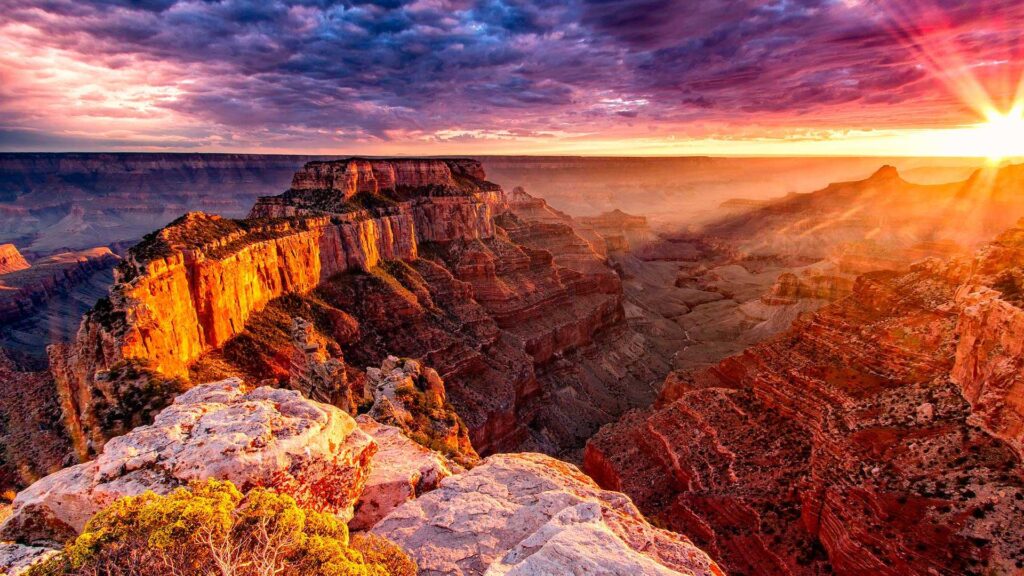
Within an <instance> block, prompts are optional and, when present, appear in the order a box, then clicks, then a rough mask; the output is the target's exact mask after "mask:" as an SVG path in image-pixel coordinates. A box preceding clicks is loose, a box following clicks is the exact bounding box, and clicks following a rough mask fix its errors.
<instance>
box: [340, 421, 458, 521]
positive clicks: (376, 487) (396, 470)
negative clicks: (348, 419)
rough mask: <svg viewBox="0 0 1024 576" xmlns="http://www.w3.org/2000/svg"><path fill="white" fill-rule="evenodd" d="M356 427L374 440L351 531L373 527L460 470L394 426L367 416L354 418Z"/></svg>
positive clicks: (456, 465)
mask: <svg viewBox="0 0 1024 576" xmlns="http://www.w3.org/2000/svg"><path fill="white" fill-rule="evenodd" d="M356 422H358V423H359V429H360V430H362V431H363V432H365V433H367V434H369V435H370V436H371V437H372V438H373V440H374V441H375V442H376V443H377V446H378V449H377V454H376V455H375V456H374V457H373V460H372V461H371V462H370V474H369V476H368V477H367V478H366V487H365V488H363V493H362V494H361V495H360V496H359V501H358V502H356V506H355V516H354V517H353V518H352V520H351V521H350V522H349V528H351V529H353V530H365V529H368V528H372V527H373V525H374V524H376V523H377V522H379V521H380V519H381V518H383V517H385V516H387V515H388V513H390V512H391V511H392V510H394V509H395V508H397V507H398V506H401V505H402V504H404V503H406V502H408V501H409V500H412V499H414V498H417V497H419V496H420V495H422V494H424V493H426V492H429V491H431V490H433V489H435V488H437V485H438V484H439V483H440V482H441V480H443V479H444V478H447V477H449V476H451V475H452V474H453V473H459V472H462V471H463V468H462V467H461V466H459V465H458V464H455V463H454V462H450V461H448V460H447V459H446V458H444V457H443V456H442V455H441V454H439V453H437V452H435V451H433V450H429V449H427V448H424V447H423V446H421V445H419V444H417V443H416V442H414V441H413V440H411V439H409V437H407V436H406V435H405V434H404V433H402V430H401V429H399V428H397V427H395V426H387V425H385V424H380V423H378V422H377V421H375V420H374V419H373V418H370V417H369V416H367V415H365V414H364V415H362V416H359V417H358V418H356Z"/></svg>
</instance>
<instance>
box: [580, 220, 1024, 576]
mask: <svg viewBox="0 0 1024 576" xmlns="http://www.w3.org/2000/svg"><path fill="white" fill-rule="evenodd" d="M1021 238H1024V231H1022V230H1021V229H1019V228H1018V229H1013V230H1011V231H1009V232H1007V233H1006V234H1004V235H1002V236H1001V237H1000V238H999V240H998V241H997V242H996V243H994V244H993V245H992V246H990V247H988V248H986V249H985V250H983V251H981V252H980V253H979V255H978V257H977V259H976V260H975V261H974V262H970V261H963V260H952V261H948V262H942V261H939V260H934V259H933V260H927V261H924V262H922V263H919V264H917V265H914V266H913V267H911V269H910V270H909V271H907V272H905V273H898V272H875V273H871V274H867V275H864V276H861V277H860V278H859V279H858V280H857V282H856V284H855V286H854V288H853V292H852V294H851V296H850V297H848V298H845V299H842V300H840V301H838V302H836V303H835V304H832V305H830V306H828V307H826V308H823V309H822V310H821V311H820V312H818V313H817V314H815V315H813V316H807V317H804V318H801V319H800V320H798V321H797V322H796V323H795V324H794V326H793V328H792V329H791V330H790V331H788V332H786V333H784V334H783V335H781V336H779V337H777V338H774V339H772V340H769V341H766V342H765V343H763V344H760V345H758V346H754V347H752V348H750V349H749V350H747V351H746V352H744V353H743V354H741V355H739V356H735V357H732V358H728V359H726V360H724V361H723V362H721V363H720V364H719V365H717V366H715V367H713V368H710V369H707V370H703V371H698V372H692V373H683V374H676V375H675V376H674V377H673V378H670V379H669V380H668V381H666V385H665V388H664V389H663V392H662V397H661V400H660V401H659V405H658V407H657V408H656V409H653V410H649V411H637V412H633V413H630V414H629V415H627V416H626V417H625V418H623V419H622V420H621V421H620V422H618V423H617V424H614V425H611V426H607V427H605V428H603V429H602V430H601V432H600V433H598V434H597V435H596V436H595V437H594V438H593V439H592V440H591V441H590V443H589V444H588V445H587V449H586V453H585V469H586V470H587V471H588V473H590V474H591V475H592V476H593V477H594V478H595V479H597V481H598V482H599V483H600V484H601V485H602V486H604V487H606V488H608V489H614V490H622V491H624V492H626V493H627V494H629V495H630V496H631V497H632V498H633V499H634V501H635V502H636V503H637V505H638V506H639V507H640V509H641V510H643V511H645V512H646V513H648V514H651V515H653V516H655V517H656V518H658V519H659V520H660V521H661V522H662V523H664V525H665V526H667V527H670V528H672V529H674V530H678V531H680V532H682V533H685V534H687V535H689V536H690V537H692V538H693V539H694V540H695V542H696V543H697V544H698V545H700V546H701V547H702V548H703V549H705V550H706V551H707V552H708V553H709V554H711V555H712V556H713V557H715V558H716V559H719V560H720V561H721V563H722V565H723V567H724V568H725V569H726V570H727V571H728V572H729V573H730V574H763V573H773V574H820V573H823V572H828V571H832V572H835V573H837V574H866V573H871V574H883V575H886V574H891V575H894V576H895V575H897V574H899V575H906V574H922V575H924V574H965V575H967V574H988V573H1006V574H1010V573H1016V572H1018V571H1020V570H1021V569H1022V568H1024V547H1022V545H1024V537H1022V535H1021V533H1020V531H1019V530H1017V529H1015V528H1014V527H1015V526H1017V525H1019V523H1020V522H1021V520H1024V480H1022V479H1021V476H1020V473H1019V470H1020V463H1021V460H1020V453H1019V446H1020V444H1019V442H1020V435H1019V434H1020V433H1019V430H1020V427H1019V424H1018V422H1020V415H1019V411H1018V410H1017V407H1016V404H1015V403H1014V402H1013V401H1012V400H1009V399H1010V398H1012V397H1013V395H1014V394H1016V393H1017V392H1016V390H1017V384H1016V382H1017V378H1018V376H1017V374H1019V370H1018V367H1019V366H1020V364H1019V362H1020V349H1019V346H1018V345H1017V344H1015V343H1019V341H1020V340H1021V335H1022V334H1024V328H1021V327H1020V326H1017V324H1016V323H1015V320H1014V319H1015V318H1016V317H1017V316H1019V314H1020V310H1019V309H1018V308H1017V307H1016V306H1017V304H1016V303H1015V300H1014V297H1015V296H1014V294H1015V286H1016V284H1014V283H1013V280H1012V278H1013V272H1014V271H1015V270H1016V269H1017V267H1018V266H1019V265H1020V263H1021V262H1024V260H1022V259H1021V255H1022V254H1024V252H1021V251H1020V247H1021ZM992 286H997V287H998V288H993V287H992Z"/></svg>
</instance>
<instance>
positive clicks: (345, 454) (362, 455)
mask: <svg viewBox="0 0 1024 576" xmlns="http://www.w3.org/2000/svg"><path fill="white" fill-rule="evenodd" d="M376 448H377V447H376V444H375V443H374V441H373V440H372V439H371V438H370V437H369V436H368V435H366V434H365V433H363V432H362V431H361V430H359V428H358V427H357V426H356V422H355V420H353V419H352V417H351V416H349V415H348V414H346V413H345V412H343V411H341V410H339V409H338V408H335V407H333V406H329V405H327V404H321V403H319V402H314V401H312V400H307V399H305V398H303V397H302V395H301V394H299V393H298V392H295V391H293V390H282V389H277V388H269V387H265V386H264V387H261V388H256V389H255V390H252V391H246V388H245V387H244V385H243V384H242V382H241V381H240V380H238V379H237V378H230V379H227V380H223V381H220V382H214V383H210V384H204V385H201V386H197V387H195V388H193V389H191V390H189V391H188V392H185V393H184V394H182V395H181V396H179V397H178V398H177V399H175V401H174V403H173V404H172V405H171V406H168V407H167V408H165V409H164V410H163V411H162V412H161V413H160V414H159V415H157V417H156V419H155V420H154V422H153V424H151V425H149V426H140V427H139V428H136V429H135V430H132V431H131V432H129V433H128V434H125V435H124V436H120V437H117V438H114V439H113V440H111V441H110V442H108V443H107V444H106V446H105V447H104V449H103V453H102V454H100V455H99V457H97V458H96V460H93V461H91V462H87V463H85V464H79V465H77V466H72V467H70V468H65V469H64V470H61V471H59V472H56V473H54V474H51V475H49V476H47V477H45V478H43V479H41V480H39V481H38V482H36V483H35V484H32V485H31V486H29V487H28V488H27V489H25V490H24V491H22V492H21V493H19V494H18V495H17V497H16V498H15V499H14V503H13V510H12V514H11V517H10V518H8V519H7V521H6V522H5V523H4V524H3V526H0V539H2V540H16V541H19V542H27V543H35V542H61V541H65V540H68V539H70V538H73V537H74V536H75V535H77V534H78V533H79V532H81V530H82V528H83V527H84V526H85V523H86V521H88V519H89V518H90V517H92V516H93V514H95V513H96V512H97V511H99V510H100V509H101V508H103V507H104V506H106V505H108V504H110V503H111V502H113V501H114V500H116V499H117V498H120V497H122V496H127V495H135V494H141V493H142V492H145V491H146V490H152V491H154V492H157V493H167V492H170V491H171V490H173V489H174V488H176V487H178V486H181V485H184V484H187V483H188V482H189V481H192V480H205V479H208V478H216V479H220V480H231V481H232V482H234V483H235V484H236V485H237V486H238V487H239V488H240V489H242V490H246V489H249V488H251V487H254V486H273V487H275V488H277V489H279V490H281V491H282V492H286V493H290V494H292V495H294V496H295V497H296V499H297V500H299V501H300V502H302V503H304V504H307V505H311V506H315V507H317V508H319V509H323V510H327V511H331V512H334V513H337V514H340V515H342V516H344V517H351V514H352V507H353V504H354V503H355V500H356V498H357V497H358V496H359V494H360V492H362V488H363V485H364V483H365V481H366V476H367V472H368V470H367V468H368V462H369V460H370V458H371V457H372V456H373V454H374V453H375V452H376Z"/></svg>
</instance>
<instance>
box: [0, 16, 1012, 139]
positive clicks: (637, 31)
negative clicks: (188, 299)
mask: <svg viewBox="0 0 1024 576" xmlns="http://www.w3.org/2000/svg"><path fill="white" fill-rule="evenodd" d="M924 2H926V0H920V1H915V2H906V3H898V7H899V11H895V12H894V10H893V8H892V7H893V6H896V5H897V3H892V2H884V3H883V0H878V1H877V2H876V1H872V0H860V1H856V0H769V1H759V0H718V1H709V2H673V1H670V0H571V1H569V2H561V1H555V0H539V1H536V2H526V1H519V0H389V1H387V2H362V1H355V0H348V1H338V2H335V1H332V0H287V1H286V0H266V1H256V0H147V1H141V2H140V1H128V0H105V1H93V2H83V1H81V0H0V36H2V38H0V48H2V49H3V50H2V52H0V80H2V81H3V82H2V83H0V130H3V131H5V133H7V134H33V135H36V136H34V137H33V138H34V139H27V140H26V139H25V138H18V139H16V138H7V139H5V140H4V141H0V147H4V148H7V149H12V148H15V147H16V146H18V145H26V146H29V145H32V144H30V142H47V141H54V142H64V141H71V142H86V143H87V142H89V137H88V134H90V133H92V134H95V137H94V140H95V142H96V143H97V144H96V145H97V146H99V145H101V144H100V143H102V145H103V146H108V145H109V144H110V142H117V138H116V137H113V136H111V135H113V134H123V135H126V136H124V139H123V141H124V145H125V146H129V145H132V143H137V142H147V143H151V144H152V143H155V144H154V145H156V146H159V145H160V143H161V142H162V143H164V145H166V146H167V147H172V148H173V147H180V146H189V147H194V146H196V145H197V143H200V144H202V145H210V143H213V144H212V145H215V146H222V147H236V148H239V149H241V148H248V149H255V148H264V147H267V146H275V147H281V148H294V149H313V148H322V147H323V146H324V145H325V143H326V145H331V146H348V147H350V148H351V147H358V146H361V145H364V144H365V143H368V142H377V143H379V142H395V139H396V138H397V137H409V135H423V136H424V137H428V138H429V136H430V135H431V134H440V133H443V132H444V131H446V130H447V131H450V130H453V129H456V128H457V129H458V130H462V131H465V132H466V133H467V134H476V133H487V134H491V133H498V132H499V131H502V130H506V131H509V133H511V134H516V133H520V132H521V133H541V132H543V133H566V134H572V133H576V134H593V133H612V134H616V135H617V136H618V137H627V136H628V135H629V134H630V133H631V131H635V132H636V133H637V134H642V135H643V136H644V137H650V136H651V133H652V131H653V132H654V134H655V135H657V134H663V135H680V136H683V137H685V136H688V135H689V136H693V135H696V136H699V135H700V133H701V131H702V130H706V129H705V128H704V126H706V125H708V124H713V125H715V126H716V129H721V127H723V126H726V127H727V126H728V125H730V124H735V125H740V126H750V125H758V124H762V125H765V126H770V127H778V126H787V125H789V126H793V127H799V128H817V127H822V126H825V125H829V127H830V128H832V129H844V128H849V129H862V128H870V127H874V128H900V127H908V126H910V125H912V124H913V123H915V122H918V121H920V119H921V118H922V117H923V116H925V115H926V114H925V112H927V113H928V114H935V113H936V112H937V111H941V110H943V109H946V110H948V112H947V113H945V114H941V113H940V115H941V121H945V122H948V123H962V122H965V121H968V120H969V117H970V114H971V111H970V109H969V107H965V106H963V105H961V104H959V103H957V100H956V97H957V96H958V94H954V93H951V92H954V91H951V90H950V89H949V86H948V85H946V84H943V83H942V82H939V81H938V80H936V78H935V76H936V75H935V72H934V70H933V69H932V68H934V63H929V62H927V60H929V56H937V57H938V59H939V61H940V62H944V61H947V60H948V59H945V58H944V55H943V54H941V52H942V50H941V48H942V47H948V46H954V47H956V49H957V51H958V53H959V54H960V56H961V59H960V61H958V62H959V64H956V65H958V66H959V65H960V64H962V63H963V62H969V63H988V64H987V67H986V68H985V69H984V70H983V72H979V73H978V74H979V75H982V76H983V77H984V78H985V79H988V78H991V79H993V82H992V85H993V86H999V85H1014V84H1013V83H1007V82H1005V81H1002V82H996V81H995V80H998V79H999V78H998V77H1002V76H1007V75H1009V76H1012V75H1013V74H1014V73H1018V74H1019V69H1013V67H1014V66H1017V65H1018V64H1019V62H1020V58H1019V57H1017V56H1018V55H1017V53H1016V51H1017V50H1018V48H1017V41H1016V38H1015V34H1016V30H1017V29H1019V27H1020V25H1021V24H1024V8H1022V7H1021V6H1018V4H1019V3H1016V2H1011V1H1009V0H991V1H990V2H985V3H984V7H983V8H980V9H979V8H978V6H977V3H974V2H967V1H964V2H955V1H952V0H934V1H933V2H932V3H930V4H925V3H924ZM922 6H927V9H925V8H921V7H922ZM910 8H914V10H911V9H910ZM947 84H948V79H947ZM1014 86H1015V85H1014ZM998 98H1002V99H1003V100H1006V99H1007V98H1008V96H1006V95H1000V96H998ZM609 101H616V102H625V103H637V102H642V103H643V104H642V105H636V104H628V105H622V106H609V105H608V104H607V102H609ZM943 106H945V108H943ZM837 123H838V124H837ZM41 135H48V136H47V137H43V136H41ZM415 137H416V138H419V136H415ZM47 138H48V139H47ZM38 145H39V146H42V144H38ZM83 146H86V147H88V144H83Z"/></svg>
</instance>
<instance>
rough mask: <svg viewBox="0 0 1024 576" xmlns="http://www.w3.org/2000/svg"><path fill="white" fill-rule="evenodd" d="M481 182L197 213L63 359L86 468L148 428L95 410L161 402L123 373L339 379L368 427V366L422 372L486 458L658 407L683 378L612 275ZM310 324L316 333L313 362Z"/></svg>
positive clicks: (475, 171) (477, 175)
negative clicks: (122, 436)
mask: <svg viewBox="0 0 1024 576" xmlns="http://www.w3.org/2000/svg"><path fill="white" fill-rule="evenodd" d="M483 177H484V175H483V172H482V170H480V169H479V165H478V164H474V163H473V162H472V161H464V160H429V161H428V160H423V161H416V162H412V161H409V162H405V161H402V162H395V163H393V164H388V163H387V161H376V160H374V161H364V160H361V159H351V160H345V161H338V162H334V163H329V164H322V163H321V164H311V165H308V166H307V167H306V168H304V169H303V170H302V171H300V172H299V173H298V174H296V176H295V180H294V184H293V188H292V189H291V190H289V191H288V192H286V193H285V194H283V195H281V196H278V197H272V198H264V199H261V201H260V202H259V203H257V205H256V207H254V209H253V212H252V215H253V218H250V219H248V220H239V221H233V220H225V219H219V218H217V217H212V216H206V215H203V214H196V213H193V214H189V215H187V216H185V217H183V218H181V219H180V220H179V221H177V222H175V223H174V224H172V225H171V226H168V227H167V228H165V229H163V230H161V231H159V232H157V233H154V234H153V235H150V236H149V237H147V238H146V239H145V240H144V241H143V242H142V243H141V244H140V245H139V246H136V247H135V248H133V249H132V251H131V252H130V253H129V256H128V258H127V259H126V262H125V264H123V265H122V266H120V267H119V276H118V281H117V283H116V284H115V286H114V288H113V289H112V290H111V295H110V298H109V299H107V300H104V301H101V302H100V303H99V304H98V305H97V306H96V307H95V309H94V310H93V311H92V312H91V313H90V314H89V315H88V316H87V317H86V319H85V321H84V322H83V324H82V327H81V330H80V332H79V336H78V339H77V342H76V343H75V344H74V345H73V346H67V347H57V348H54V349H53V350H52V352H51V365H52V367H53V372H54V374H55V375H56V380H57V382H58V386H59V388H60V390H61V397H62V401H63V404H64V408H65V413H66V420H67V422H68V424H69V429H70V430H71V436H72V439H73V440H74V442H75V446H76V448H77V450H78V452H79V454H80V455H82V456H83V457H85V456H88V455H89V454H90V453H94V452H95V451H96V450H97V449H98V448H99V447H101V446H102V444H103V442H104V441H105V440H106V439H107V438H108V437H109V436H110V434H112V433H117V432H119V431H123V430H126V429H130V427H131V426H134V425H136V424H138V423H139V422H136V421H135V420H134V419H133V418H134V416H131V417H130V418H129V420H130V421H129V422H122V421H121V420H124V419H123V418H122V419H119V420H117V421H116V422H114V423H113V425H112V423H111V421H110V419H109V418H107V419H104V418H103V417H101V414H100V410H99V409H98V408H99V407H102V406H124V405H127V404H131V403H133V402H134V403H138V398H136V399H132V398H129V397H128V396H131V395H134V396H153V401H152V402H150V401H146V402H145V403H146V404H147V405H152V406H155V407H159V406H160V403H159V401H158V400H159V398H161V397H163V398H165V399H164V401H165V402H166V399H167V398H166V397H167V395H166V394H162V393H161V392H160V391H159V390H152V389H151V388H152V387H150V389H147V390H142V391H139V390H132V389H131V388H126V387H124V386H110V385H106V384H105V383H104V382H106V381H107V380H109V379H108V378H107V377H106V376H105V374H106V373H107V372H109V371H110V370H112V369H113V368H114V367H116V366H119V365H120V364H121V363H124V362H129V363H130V362H139V363H142V364H144V366H143V368H145V370H148V371H151V372H152V373H153V374H158V375H161V377H162V378H167V379H172V380H177V381H181V382H182V383H183V386H184V387H187V386H188V385H189V384H188V383H189V382H191V381H208V380H210V379H213V378H222V377H226V376H231V375H241V376H245V377H247V378H249V379H250V380H252V381H254V382H259V381H264V380H267V381H268V382H269V383H274V384H277V385H293V384H294V385H296V386H299V387H300V388H301V387H302V386H305V387H306V388H309V381H310V378H311V377H313V379H314V380H317V381H318V382H320V381H322V380H324V379H325V378H327V379H331V380H337V381H338V382H339V383H338V384H337V386H336V387H337V388H338V391H339V392H343V393H344V392H345V391H344V390H343V389H344V388H345V386H347V387H348V392H351V393H352V394H353V399H352V400H351V401H347V400H346V402H347V403H348V405H347V406H346V408H347V409H349V410H350V411H352V412H355V411H357V410H358V409H359V407H358V406H357V405H356V404H358V403H359V402H364V401H367V400H370V399H369V398H366V397H365V396H361V394H362V391H365V383H366V378H367V377H366V372H364V370H366V368H367V367H375V366H379V365H381V363H382V362H384V361H385V360H386V358H387V357H388V356H389V355H392V354H393V355H396V356H400V357H406V358H415V359H418V360H420V361H422V362H423V364H424V366H428V367H431V368H434V369H436V370H437V372H438V373H439V375H440V377H441V379H442V380H444V382H446V384H447V400H448V401H450V402H451V405H452V406H453V407H454V409H455V411H457V413H458V415H459V416H461V419H462V421H463V422H464V423H465V424H466V426H468V437H469V438H470V439H471V440H472V442H473V445H474V446H475V447H476V448H477V450H478V451H480V452H482V453H488V452H491V451H494V450H501V449H511V448H516V447H529V448H535V449H539V450H543V451H547V452H560V451H563V450H572V449H574V448H578V447H580V446H581V445H582V443H583V441H585V439H586V438H588V437H589V436H590V435H591V434H592V433H593V432H594V431H595V430H596V428H597V427H598V426H600V425H601V424H603V423H605V422H608V421H609V420H611V419H612V418H614V417H615V416H616V415H617V414H619V413H621V412H623V411H624V410H626V409H628V408H631V407H636V406H641V405H645V404H647V403H649V402H650V400H651V399H652V398H653V397H654V395H655V390H656V387H657V384H658V382H660V380H661V379H662V378H663V377H664V374H665V373H666V372H667V370H668V365H667V363H666V362H665V361H664V360H661V359H659V358H658V357H657V356H656V355H655V354H653V353H652V352H651V351H650V350H649V348H650V347H649V346H647V344H648V342H647V341H646V340H645V339H644V337H642V336H641V335H639V334H637V333H635V332H633V331H632V330H631V329H630V328H629V327H628V326H626V325H625V323H624V322H623V319H624V315H623V307H622V290H621V284H620V282H619V279H618V277H617V275H616V274H615V273H614V271H613V270H612V269H610V268H609V267H608V266H607V264H606V263H605V261H604V259H603V258H602V257H601V256H600V254H599V251H597V250H595V249H594V248H593V244H592V243H591V242H589V241H588V240H586V239H584V238H582V237H581V236H580V235H579V234H577V232H576V231H575V230H574V228H573V225H572V222H571V221H568V222H565V223H559V222H555V221H539V220H527V219H525V218H520V217H519V216H517V215H516V214H515V213H510V212H505V211H504V210H505V208H506V204H505V202H504V194H503V192H502V191H501V189H500V188H498V187H497V186H496V185H494V184H492V183H489V182H487V181H486V180H483ZM499 212H500V213H499ZM296 317H302V318H304V319H307V320H309V322H310V323H311V324H312V325H314V327H315V332H316V334H313V333H312V332H311V333H309V334H307V335H305V336H302V338H299V339H302V340H304V342H299V343H298V344H296V342H297V341H298V340H297V337H296V335H295V333H294V331H293V330H292V324H293V322H295V318H296ZM321 346H323V349H321V348H320V347H321ZM299 348H302V350H299ZM297 350H298V352H297ZM300 356H301V357H300ZM332 359H334V360H337V361H338V362H343V363H344V366H341V365H340V364H339V365H336V366H335V365H332V366H328V364H330V363H331V360H332ZM328 373H329V374H328ZM342 374H344V378H342ZM341 380H344V381H345V383H340V382H341ZM176 386H177V385H176V384H175V385H171V384H168V386H167V388H168V389H171V388H176ZM361 387H362V390H361ZM306 391H307V392H309V391H310V390H306ZM343 395H344V394H343ZM357 397H358V398H357ZM332 402H334V400H332ZM346 402H342V404H345V403H346ZM335 403H337V402H335ZM126 416H130V415H128V414H127V413H126ZM460 434H462V433H460ZM463 436H464V434H463ZM419 440H422V439H419ZM428 445H429V443H428ZM432 447H436V446H432ZM458 451H459V452H462V453H468V452H469V451H468V450H464V449H463V448H459V449H458ZM456 459H458V458H456Z"/></svg>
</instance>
